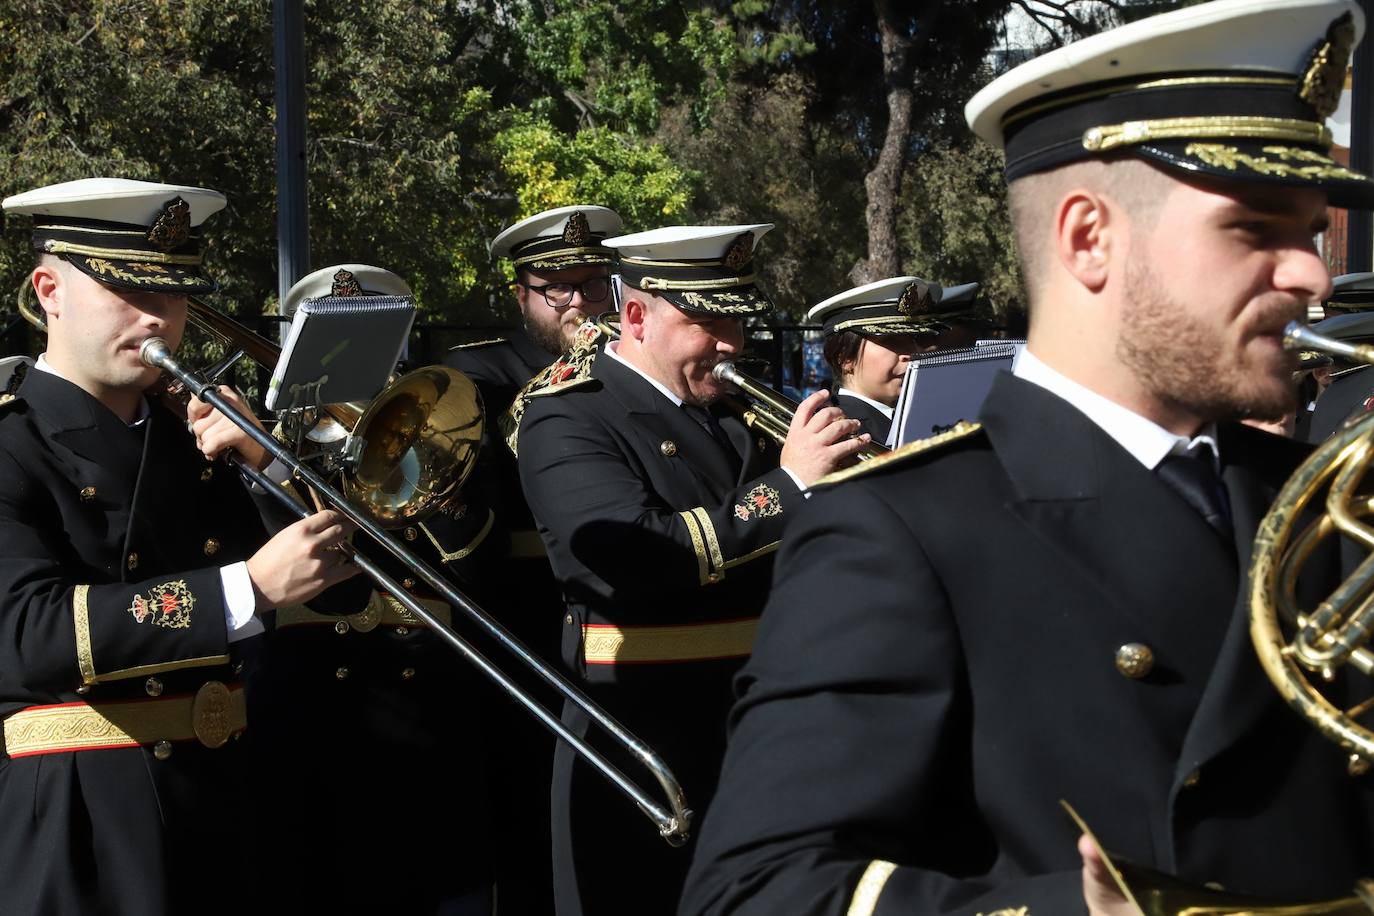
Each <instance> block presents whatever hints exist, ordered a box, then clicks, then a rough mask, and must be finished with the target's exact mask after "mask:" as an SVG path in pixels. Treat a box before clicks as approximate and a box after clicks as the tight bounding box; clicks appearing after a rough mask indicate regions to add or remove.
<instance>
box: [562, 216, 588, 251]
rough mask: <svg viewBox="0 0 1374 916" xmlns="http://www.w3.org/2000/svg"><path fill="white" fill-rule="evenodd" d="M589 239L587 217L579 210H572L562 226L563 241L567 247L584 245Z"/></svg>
mask: <svg viewBox="0 0 1374 916" xmlns="http://www.w3.org/2000/svg"><path fill="white" fill-rule="evenodd" d="M591 237H592V227H591V226H590V225H589V224H588V223H587V215H586V214H585V213H583V212H582V211H581V210H574V211H573V213H572V216H569V217H568V222H567V224H565V225H564V226H563V241H565V242H567V243H568V244H569V245H585V244H587V240H588V239H590V238H591Z"/></svg>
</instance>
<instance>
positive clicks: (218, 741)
mask: <svg viewBox="0 0 1374 916" xmlns="http://www.w3.org/2000/svg"><path fill="white" fill-rule="evenodd" d="M231 706H232V700H231V699H230V697H229V688H228V687H226V686H224V685H223V684H221V683H220V682H219V681H206V682H205V683H204V684H201V685H200V689H199V690H197V691H196V698H195V699H194V700H193V701H192V702H191V730H192V731H194V732H195V733H196V737H197V738H198V739H200V743H201V744H203V745H205V746H206V747H223V746H224V744H225V742H227V741H228V740H229V736H230V735H232V734H233V733H234V721H233V717H232V716H231V715H230V707H231Z"/></svg>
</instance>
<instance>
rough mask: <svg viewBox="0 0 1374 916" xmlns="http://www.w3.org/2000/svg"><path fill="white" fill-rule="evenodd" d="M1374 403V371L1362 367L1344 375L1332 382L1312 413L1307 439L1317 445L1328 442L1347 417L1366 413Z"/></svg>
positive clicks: (1318, 399)
mask: <svg viewBox="0 0 1374 916" xmlns="http://www.w3.org/2000/svg"><path fill="white" fill-rule="evenodd" d="M1371 401H1374V372H1371V371H1370V367H1365V366H1361V367H1360V368H1357V369H1351V370H1349V371H1347V372H1343V373H1341V374H1340V375H1339V376H1338V377H1337V378H1335V379H1333V380H1332V381H1331V384H1330V385H1328V386H1327V388H1326V390H1325V391H1323V392H1322V395H1321V397H1319V398H1317V409H1316V410H1314V411H1313V412H1312V419H1311V425H1310V426H1309V427H1308V430H1307V436H1306V439H1307V441H1308V442H1311V443H1313V444H1320V443H1322V442H1325V441H1326V440H1327V439H1328V438H1329V437H1330V436H1331V434H1332V433H1334V432H1335V431H1336V430H1337V429H1339V428H1340V426H1341V424H1342V423H1344V422H1345V420H1346V418H1347V417H1351V416H1354V415H1356V414H1362V413H1364V412H1365V411H1367V410H1369V409H1370V402H1371Z"/></svg>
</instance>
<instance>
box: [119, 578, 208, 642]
mask: <svg viewBox="0 0 1374 916" xmlns="http://www.w3.org/2000/svg"><path fill="white" fill-rule="evenodd" d="M195 604H196V599H195V596H194V595H192V594H191V589H190V587H189V586H188V585H187V584H186V580H185V579H177V580H175V581H173V582H163V583H162V584H161V585H154V586H153V587H152V588H151V589H149V590H148V594H147V595H134V600H133V603H132V604H130V605H129V613H130V614H132V615H133V618H134V622H136V623H144V622H147V621H149V620H151V621H152V624H153V626H155V627H166V628H168V629H169V630H184V629H186V628H187V627H189V626H190V625H191V609H192V608H193V607H195Z"/></svg>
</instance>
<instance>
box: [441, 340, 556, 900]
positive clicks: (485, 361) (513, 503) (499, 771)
mask: <svg viewBox="0 0 1374 916" xmlns="http://www.w3.org/2000/svg"><path fill="white" fill-rule="evenodd" d="M553 360H554V357H553V355H552V354H550V353H548V352H547V351H545V350H544V349H542V348H541V347H540V346H539V345H538V344H536V343H535V342H534V341H533V340H531V339H530V337H529V335H528V334H526V333H525V332H524V331H523V330H516V331H513V332H512V333H511V334H510V336H509V337H508V338H507V339H505V340H497V341H488V342H483V343H477V344H471V345H468V346H461V347H457V348H455V349H454V350H452V351H451V352H450V353H449V355H448V356H447V358H445V360H444V363H445V365H447V366H450V367H451V368H454V369H457V370H458V371H460V372H462V373H463V374H464V375H466V376H467V377H468V378H470V379H472V381H473V382H474V383H475V384H476V385H477V390H478V391H479V392H480V393H481V395H482V406H483V409H484V410H485V412H486V420H487V425H486V431H485V434H484V436H483V441H482V454H481V456H480V457H479V461H478V466H477V468H476V470H475V471H474V472H473V477H472V480H471V481H469V483H468V484H467V486H466V487H465V488H464V489H465V491H466V492H468V493H472V494H474V498H475V499H477V500H481V501H482V502H483V503H485V510H484V511H490V512H492V513H494V514H495V518H496V522H497V530H496V531H495V532H493V534H492V540H493V541H497V540H500V541H502V542H503V544H493V546H492V547H491V548H489V549H488V550H487V551H486V557H485V559H484V560H483V561H482V562H481V563H478V564H468V574H469V576H470V579H471V581H472V582H473V583H474V584H475V585H477V586H478V587H479V589H480V590H481V591H482V592H483V594H484V595H486V596H487V601H488V603H487V604H486V608H487V610H489V611H491V613H492V614H493V615H495V616H496V617H497V618H498V619H499V620H500V621H501V623H502V624H503V625H504V626H506V628H507V629H509V630H511V631H512V632H513V633H514V634H515V635H516V636H517V637H519V638H520V640H521V641H522V642H524V643H525V645H527V646H529V647H530V648H531V649H532V650H534V652H535V653H536V654H538V655H539V656H540V657H541V658H543V659H545V660H546V661H548V662H550V663H551V664H552V663H556V662H557V659H558V646H559V633H560V629H561V627H562V619H563V599H562V596H561V595H560V593H559V590H558V583H557V581H555V579H554V577H553V570H552V569H551V568H550V566H549V558H548V556H547V555H546V554H545V552H544V542H543V541H541V540H540V538H539V532H538V531H537V530H535V526H534V516H532V515H531V514H530V508H529V505H528V503H526V502H525V494H524V492H523V491H522V490H521V488H520V472H519V470H518V469H517V468H516V464H515V456H514V455H512V454H511V452H510V449H509V448H507V446H506V443H505V440H504V438H503V437H502V435H501V430H500V425H499V423H498V419H499V418H500V417H501V416H502V415H504V414H505V412H506V410H507V408H509V407H510V405H511V402H512V401H513V400H514V399H515V396H516V394H517V393H518V392H519V391H520V389H521V388H523V387H524V386H525V384H526V383H528V382H529V380H530V379H532V378H534V376H535V375H536V374H537V373H538V372H539V371H540V370H541V369H543V368H544V367H546V366H548V365H549V363H551V362H553ZM503 667H505V668H506V670H507V671H508V672H509V673H511V674H512V675H513V676H514V677H515V679H516V681H517V682H518V683H519V684H520V685H521V686H522V687H524V688H525V689H526V690H529V691H531V692H533V693H534V694H536V695H538V696H543V695H545V692H546V691H547V687H546V686H545V685H544V684H543V683H542V681H540V680H539V679H538V678H537V677H536V676H533V675H531V674H529V673H528V672H525V671H524V670H523V669H521V668H519V667H516V666H503ZM492 713H493V714H492V716H491V717H490V725H491V731H490V732H489V734H490V736H491V740H490V742H489V743H488V748H489V750H490V751H491V753H492V755H493V756H492V760H491V767H490V776H491V780H492V783H491V784H492V787H493V794H494V795H495V796H496V797H499V798H500V799H501V805H500V809H499V810H500V815H501V816H500V817H499V818H497V819H496V821H495V825H496V830H497V831H498V837H497V838H495V839H494V840H493V841H492V843H493V845H494V846H495V847H496V848H497V849H499V852H500V854H499V855H498V857H497V862H496V866H497V903H498V912H499V913H501V914H502V916H504V914H510V913H513V914H523V913H550V912H552V911H553V888H552V876H551V873H550V856H549V844H550V843H551V842H552V840H551V836H550V832H549V806H548V797H547V794H546V791H545V790H547V788H548V785H549V781H550V779H551V778H552V777H551V768H552V765H553V753H554V740H553V735H552V734H551V733H549V732H548V731H546V730H545V729H544V727H543V726H542V725H540V724H539V723H538V722H536V721H535V720H534V719H533V718H532V717H530V716H529V715H528V714H527V713H525V712H524V711H523V710H520V709H518V708H517V707H515V706H514V705H512V704H511V703H509V702H506V701H504V700H503V701H498V703H497V704H496V706H495V708H494V709H493V711H492Z"/></svg>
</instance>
